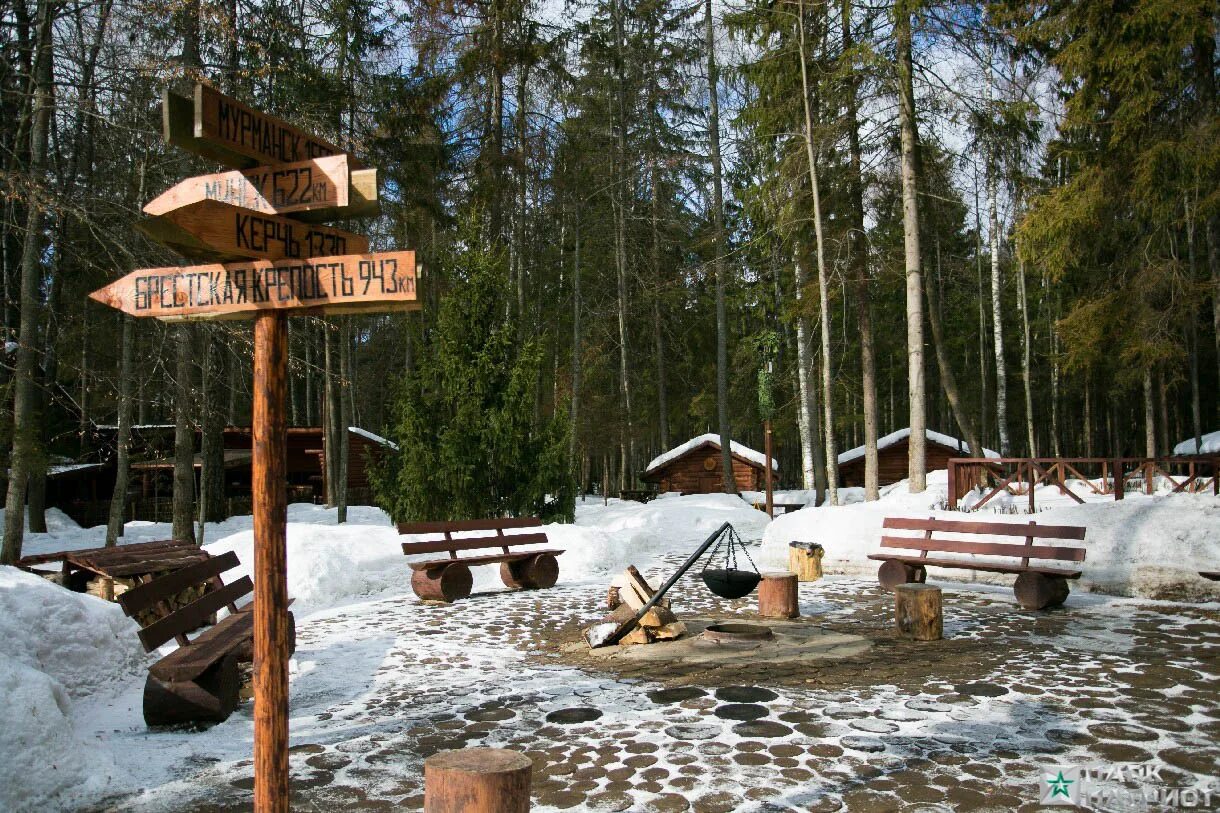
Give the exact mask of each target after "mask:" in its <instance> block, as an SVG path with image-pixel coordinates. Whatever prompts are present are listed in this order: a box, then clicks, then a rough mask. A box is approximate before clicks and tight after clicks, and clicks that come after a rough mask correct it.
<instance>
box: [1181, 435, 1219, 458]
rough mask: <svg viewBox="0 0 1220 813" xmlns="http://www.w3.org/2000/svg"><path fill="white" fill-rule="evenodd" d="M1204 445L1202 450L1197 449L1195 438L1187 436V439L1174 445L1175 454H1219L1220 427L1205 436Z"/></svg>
mask: <svg viewBox="0 0 1220 813" xmlns="http://www.w3.org/2000/svg"><path fill="white" fill-rule="evenodd" d="M1202 440H1203V446H1202V447H1200V448H1201V451H1195V439H1194V438H1187V439H1186V440H1184V441H1182V442H1181V443H1179V444H1178V445H1177V446H1174V447H1173V453H1174V454H1217V453H1220V429H1217V430H1216V431H1215V432H1208V433H1207V434H1206V435H1204V436H1203V438H1202Z"/></svg>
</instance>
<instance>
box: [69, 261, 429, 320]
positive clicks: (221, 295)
mask: <svg viewBox="0 0 1220 813" xmlns="http://www.w3.org/2000/svg"><path fill="white" fill-rule="evenodd" d="M415 283H416V268H415V252H414V251H385V252H379V253H374V254H352V255H347V256H340V257H314V258H312V259H307V260H281V261H279V262H266V261H255V262H238V263H224V264H221V263H214V264H210V265H192V266H186V267H182V268H179V267H169V268H145V269H140V270H138V271H133V272H131V273H130V274H128V275H127V276H125V277H123V278H122V279H119V280H116V281H115V282H112V283H111V284H110V285H107V286H106V287H105V288H102V289H100V290H98V291H94V292H93V293H92V294H90V295H89V296H90V297H91V298H92V299H95V300H97V301H98V302H101V303H102V304H105V305H109V306H110V307H112V308H117V309H118V310H121V311H123V312H124V313H128V314H131V315H132V316H141V317H148V316H151V317H156V318H158V319H165V320H174V321H178V320H187V319H249V318H252V317H254V316H255V315H257V314H258V313H259V312H262V311H268V310H287V311H290V312H292V313H327V314H334V313H371V312H377V313H381V312H385V311H407V310H418V309H419V307H420V305H419V299H418V296H417V292H416V284H415Z"/></svg>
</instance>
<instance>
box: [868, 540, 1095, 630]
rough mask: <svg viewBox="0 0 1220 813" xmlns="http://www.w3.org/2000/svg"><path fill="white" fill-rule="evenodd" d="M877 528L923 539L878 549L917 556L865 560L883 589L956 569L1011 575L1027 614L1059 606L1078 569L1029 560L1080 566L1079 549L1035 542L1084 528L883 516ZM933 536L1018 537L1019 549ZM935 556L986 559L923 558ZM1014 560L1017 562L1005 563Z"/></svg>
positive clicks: (883, 543) (998, 543)
mask: <svg viewBox="0 0 1220 813" xmlns="http://www.w3.org/2000/svg"><path fill="white" fill-rule="evenodd" d="M882 527H883V528H886V529H890V530H901V531H923V536H919V537H912V536H888V535H886V536H882V537H881V547H883V548H899V549H905V550H910V551H918V553H917V554H897V553H887V552H882V553H874V554H869V557H868V558H870V559H877V560H880V561H882V563H883V564H882V565H881V567H880V569H879V570H878V571H877V581H879V582H880V583H881V586H882V587H884V588H885V589H887V590H892V589H893V588H894V586H895V585H898V584H908V583H911V582H923V581H924V580H925V579H926V578H927V570H926V568H927V567H929V566H931V567H944V568H958V569H962V570H982V571H986V572H988V573H1015V574H1017V581H1016V584H1014V585H1013V592H1014V593H1015V594H1016V597H1017V603H1018V604H1020V605H1021V606H1022V607H1024V608H1026V609H1029V610H1041V609H1044V608H1046V607H1050V606H1053V605H1057V604H1062V603H1063V602H1064V600H1065V599H1066V598H1067V596H1068V585H1067V580H1068V579H1078V578H1080V570H1079V569H1076V568H1071V567H1047V566H1042V565H1031V564H1030V560H1031V559H1039V560H1043V561H1047V560H1051V561H1062V562H1083V561H1084V554H1085V551H1084V548H1072V547H1058V546H1049V545H1035V544H1034V540H1035V539H1075V540H1083V539H1084V534H1085V529H1084V528H1081V527H1077V526H1074V525H1038V524H1037V523H1035V522H1030V523H1029V524H1028V525H1017V524H1015V523H1004V522H972V521H961V520H952V519H931V518H929V519H913V518H908V517H886V519H885V521H884V523H882ZM935 532H940V533H950V534H964V535H975V534H977V535H979V536H983V535H987V536H990V537H995V536H1001V537H1023V538H1024V539H1025V542H1024V544H1014V543H1011V542H1001V541H998V540H994V539H991V540H988V541H965V540H959V539H943V538H938V537H934V536H933V535H932V534H933V533H935ZM931 552H936V553H969V554H974V555H975V556H976V557H977V556H986V557H998V558H989V559H979V558H974V559H951V558H944V557H936V558H932V557H929V556H928V554H929V553H931ZM1011 559H1016V560H1019V561H1006V560H1011Z"/></svg>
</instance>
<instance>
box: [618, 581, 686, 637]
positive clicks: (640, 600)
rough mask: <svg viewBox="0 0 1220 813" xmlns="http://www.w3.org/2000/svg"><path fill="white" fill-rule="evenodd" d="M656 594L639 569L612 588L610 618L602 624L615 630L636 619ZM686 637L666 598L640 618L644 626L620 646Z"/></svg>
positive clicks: (630, 633)
mask: <svg viewBox="0 0 1220 813" xmlns="http://www.w3.org/2000/svg"><path fill="white" fill-rule="evenodd" d="M656 592H657V591H656V590H654V589H653V588H652V585H650V584H649V583H648V581H647V580H646V579H645V578H644V577H643V576H641V575H640V571H638V570H637V569H636V568H635V565H632V566H630V567H628V568H627V569H626V570H625V571H623V572H622V573H621V574H619V575H618V576H617V577H615V579H614V581H613V582H611V584H610V592H609V595H608V596H607V605H608V606H609V608H610V614H609V615H607V616H606V617H605V618H603V619H602V620H601V621H599V622H598V624H599V625H600V624H610V623H613V624H614V625H615V626H618V625H620V624H624V623H626V622H627V621H630V620H631V619H632V618H634V617H635V615H636V613H638V612H639V611H640V610H641V609H643V607H644V605H645V604H647V603H648V601H649V599H651V598H652V597H653V596H654V595H655V594H656ZM685 634H686V625H685V624H683V623H682V622H681V621H679V620H678V617H677V616H676V615H674V612H673V610H671V609H670V607H669V599H667V598H663V599H661V600H660V601H659V602H657V604H656V605H655V606H654V607H652V608H651V609H650V610H649V611H648V612H646V613H644V615H643V616H642V617H641V618H640V622H639V624H638V625H636V627H635V628H634V629H632V630H631V632H629V633H627V634H626V635H625V636H623V638H622V640H620V641H619V645H620V646H632V645H634V644H651V643H654V642H656V641H672V640H675V639H677V638H681V637H682V636H683V635H685Z"/></svg>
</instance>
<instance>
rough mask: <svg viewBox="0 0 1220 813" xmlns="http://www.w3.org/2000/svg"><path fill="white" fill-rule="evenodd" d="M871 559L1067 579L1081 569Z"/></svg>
mask: <svg viewBox="0 0 1220 813" xmlns="http://www.w3.org/2000/svg"><path fill="white" fill-rule="evenodd" d="M868 558H869V559H876V560H878V561H886V560H889V559H896V560H898V561H899V562H906V563H907V564H909V565H917V566H919V567H923V566H925V565H931V566H932V567H943V568H948V569H951V570H981V571H983V572H984V573H1025V572H1030V573H1042V574H1045V575H1047V576H1062V577H1063V578H1065V579H1078V578H1080V571H1079V570H1067V569H1065V568H1058V567H1022V566H1021V565H1006V564H1001V563H999V562H971V561H966V560H963V559H923V558H920V557H919V556H889V555H887V554H881V553H870V554H869V555H868Z"/></svg>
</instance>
